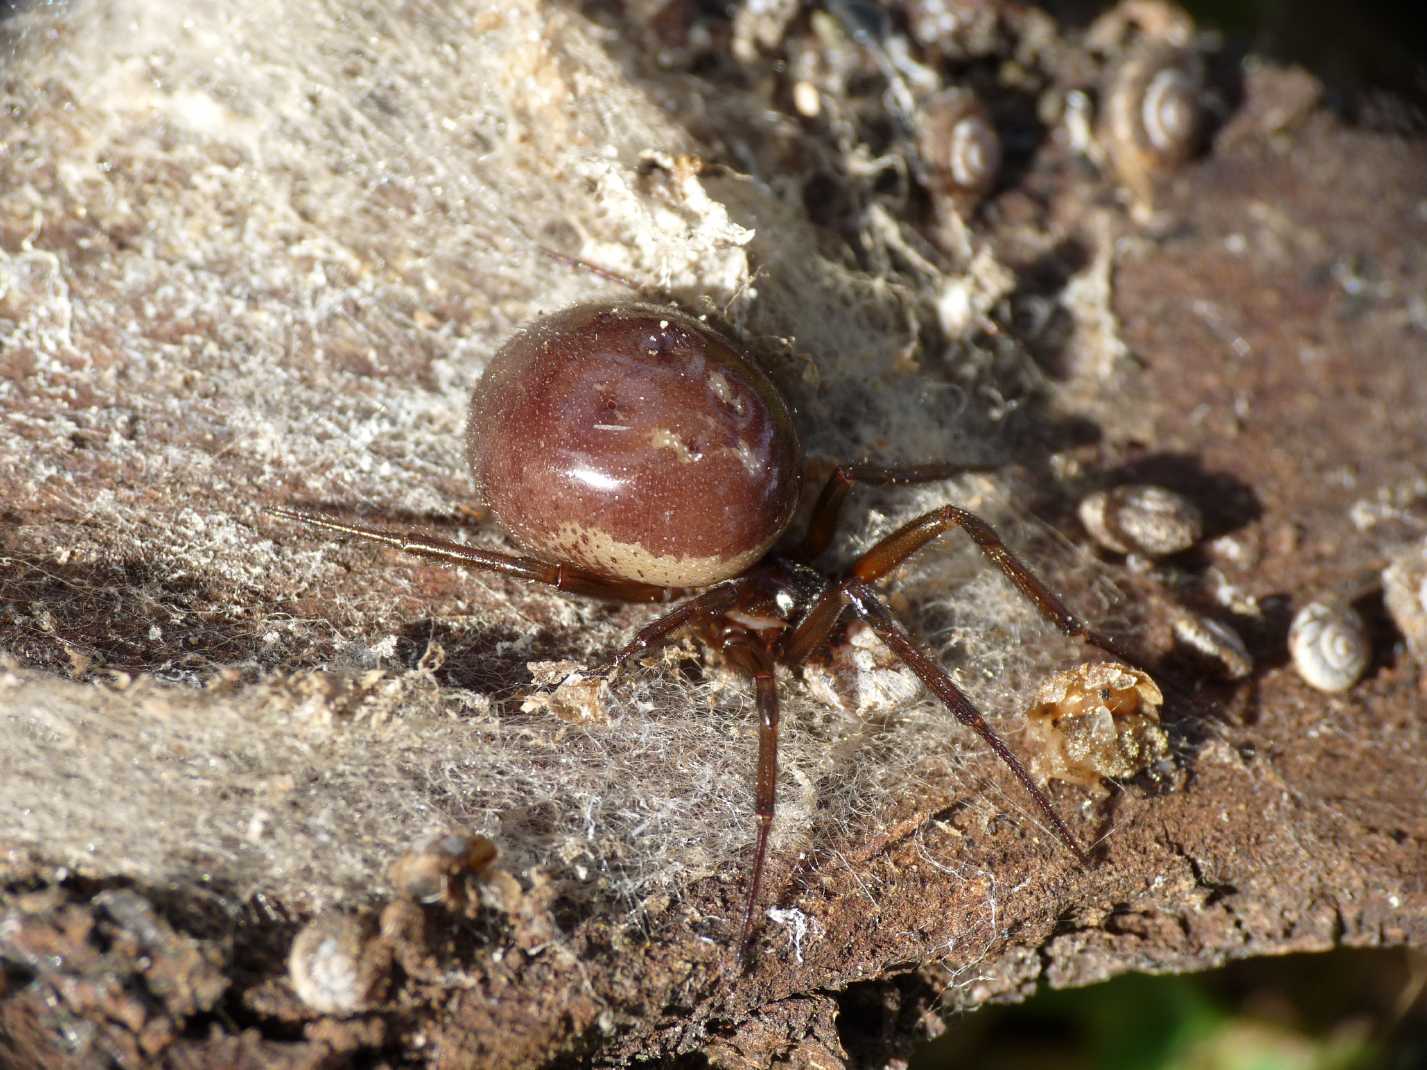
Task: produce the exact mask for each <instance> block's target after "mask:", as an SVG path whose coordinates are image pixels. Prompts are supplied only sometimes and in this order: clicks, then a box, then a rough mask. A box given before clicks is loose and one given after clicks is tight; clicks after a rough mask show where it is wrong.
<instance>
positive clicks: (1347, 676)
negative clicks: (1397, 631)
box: [1288, 602, 1372, 691]
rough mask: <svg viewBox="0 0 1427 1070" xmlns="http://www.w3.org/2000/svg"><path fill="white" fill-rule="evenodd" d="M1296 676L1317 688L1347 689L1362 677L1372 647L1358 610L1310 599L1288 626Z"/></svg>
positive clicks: (1289, 647)
mask: <svg viewBox="0 0 1427 1070" xmlns="http://www.w3.org/2000/svg"><path fill="white" fill-rule="evenodd" d="M1288 650H1289V653H1291V654H1292V655H1293V666H1294V668H1296V669H1297V670H1298V675H1299V676H1301V677H1303V679H1304V680H1305V681H1307V682H1308V683H1309V684H1310V685H1311V686H1313V687H1316V688H1317V689H1318V690H1319V691H1346V690H1347V689H1348V688H1350V687H1352V686H1353V685H1354V684H1355V683H1357V682H1358V680H1360V679H1361V678H1362V675H1363V672H1364V671H1365V670H1366V669H1367V667H1368V661H1369V659H1370V658H1371V656H1372V650H1371V648H1370V647H1369V644H1368V632H1367V626H1366V625H1365V624H1364V623H1363V618H1362V616H1361V614H1359V613H1358V612H1357V610H1355V609H1353V608H1352V607H1351V606H1348V605H1344V604H1342V603H1337V602H1309V603H1308V604H1307V605H1306V606H1304V607H1303V608H1302V609H1300V610H1299V611H1298V613H1297V614H1296V615H1295V616H1294V618H1293V624H1292V625H1290V626H1289V629H1288Z"/></svg>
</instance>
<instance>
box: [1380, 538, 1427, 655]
mask: <svg viewBox="0 0 1427 1070" xmlns="http://www.w3.org/2000/svg"><path fill="white" fill-rule="evenodd" d="M1382 600H1383V604H1384V605H1386V606H1387V611H1388V613H1389V614H1391V616H1392V620H1393V623H1394V624H1396V625H1397V627H1398V630H1399V631H1401V632H1402V636H1403V638H1404V639H1406V640H1407V649H1408V651H1410V652H1411V654H1412V656H1413V657H1414V658H1416V659H1417V662H1418V664H1419V665H1422V666H1424V667H1427V538H1423V539H1421V540H1419V541H1418V542H1417V543H1415V544H1414V545H1412V546H1409V547H1408V548H1407V549H1406V550H1403V551H1402V552H1401V553H1399V554H1397V555H1396V556H1395V557H1394V558H1393V560H1392V563H1391V564H1390V565H1388V566H1387V568H1385V569H1383V572H1382Z"/></svg>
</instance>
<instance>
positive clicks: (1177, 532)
mask: <svg viewBox="0 0 1427 1070" xmlns="http://www.w3.org/2000/svg"><path fill="white" fill-rule="evenodd" d="M1080 522H1081V523H1082V524H1084V525H1085V530H1086V531H1088V532H1090V534H1091V536H1092V537H1093V538H1094V539H1095V541H1096V542H1098V543H1099V544H1100V545H1101V546H1104V547H1105V548H1106V549H1108V550H1113V551H1115V552H1116V553H1119V554H1130V553H1142V554H1147V555H1149V556H1150V557H1164V556H1167V555H1169V554H1177V553H1179V552H1180V551H1181V550H1187V549H1189V547H1191V546H1193V545H1194V544H1195V543H1196V542H1198V541H1199V540H1200V538H1202V537H1203V535H1204V518H1203V516H1202V515H1201V514H1200V512H1199V509H1198V508H1197V507H1196V506H1195V505H1194V503H1193V502H1191V501H1190V500H1189V499H1188V498H1185V497H1184V496H1183V495H1180V494H1176V493H1175V492H1174V491H1172V490H1165V488H1163V487H1156V486H1151V485H1149V484H1141V483H1131V484H1126V485H1124V486H1120V487H1112V488H1110V489H1109V490H1101V491H1096V492H1095V493H1094V494H1090V495H1087V496H1086V497H1085V499H1084V500H1082V501H1081V503H1080Z"/></svg>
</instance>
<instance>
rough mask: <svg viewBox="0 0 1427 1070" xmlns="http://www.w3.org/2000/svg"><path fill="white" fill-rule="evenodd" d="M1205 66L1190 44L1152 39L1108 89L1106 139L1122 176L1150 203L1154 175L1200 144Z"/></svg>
mask: <svg viewBox="0 0 1427 1070" xmlns="http://www.w3.org/2000/svg"><path fill="white" fill-rule="evenodd" d="M1203 85H1204V68H1203V63H1202V61H1201V60H1200V59H1199V56H1198V55H1197V54H1196V53H1194V52H1193V51H1191V50H1189V49H1187V48H1181V47H1179V46H1177V45H1172V44H1168V43H1166V42H1163V41H1151V42H1146V43H1145V44H1142V45H1141V46H1139V47H1138V48H1136V49H1133V50H1132V51H1131V52H1130V53H1129V55H1127V56H1126V58H1125V59H1124V60H1123V61H1122V62H1121V63H1120V64H1119V65H1118V66H1117V67H1116V68H1115V70H1114V71H1113V73H1112V75H1111V78H1110V84H1109V86H1108V87H1107V89H1106V91H1105V110H1104V121H1103V130H1102V134H1101V137H1102V140H1103V142H1104V146H1105V151H1106V153H1107V155H1108V157H1109V160H1110V163H1111V165H1112V166H1113V167H1114V169H1115V173H1116V175H1117V176H1118V177H1119V180H1120V181H1121V182H1122V183H1123V184H1124V185H1125V186H1126V187H1127V188H1128V189H1129V190H1130V192H1131V193H1132V194H1133V195H1134V196H1135V198H1136V199H1137V200H1139V201H1141V202H1143V203H1149V202H1150V201H1151V200H1152V198H1153V193H1154V182H1155V179H1156V178H1158V177H1159V176H1161V175H1164V174H1168V173H1169V172H1171V171H1174V170H1176V169H1178V168H1179V167H1181V166H1183V165H1184V163H1185V161H1187V160H1188V159H1189V158H1190V157H1191V156H1193V155H1194V153H1195V150H1197V149H1198V147H1199V138H1200V133H1201V129H1202V125H1203V123H1202V112H1203V108H1202V104H1201V99H1200V98H1201V96H1202V93H1203Z"/></svg>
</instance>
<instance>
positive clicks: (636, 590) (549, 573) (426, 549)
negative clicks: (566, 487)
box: [267, 507, 678, 602]
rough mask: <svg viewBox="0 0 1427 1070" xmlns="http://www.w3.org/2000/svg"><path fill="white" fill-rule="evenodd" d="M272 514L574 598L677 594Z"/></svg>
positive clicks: (440, 542) (319, 519) (418, 538)
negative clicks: (543, 586)
mask: <svg viewBox="0 0 1427 1070" xmlns="http://www.w3.org/2000/svg"><path fill="white" fill-rule="evenodd" d="M267 511H268V512H269V513H272V514H273V515H274V516H280V517H282V518H283V519H285V520H296V521H297V522H298V523H300V524H310V525H311V526H313V527H318V528H325V529H326V530H328V531H337V532H341V533H342V534H343V535H355V536H357V537H358V538H362V539H370V540H371V541H372V542H379V543H382V544H383V545H386V546H391V547H394V548H395V549H398V550H401V551H403V552H404V553H409V554H417V555H419V556H421V557H431V558H435V559H436V560H437V561H445V562H446V563H447V564H452V565H460V566H462V567H463V568H475V569H484V570H485V571H487V572H499V573H500V574H501V575H503V576H512V577H515V578H516V579H522V580H534V581H535V582H536V583H544V584H548V585H549V586H551V587H555V588H558V589H559V590H561V591H568V592H570V593H571V594H580V595H586V596H588V597H590V598H600V599H604V600H605V601H609V602H667V601H669V600H670V599H671V598H673V597H674V596H676V595H677V594H678V591H677V590H676V589H671V588H668V587H656V586H655V585H654V584H652V583H635V582H633V581H631V580H611V579H606V578H605V577H604V576H600V575H597V574H596V573H593V572H590V571H588V570H586V569H582V568H576V567H574V566H573V565H556V564H551V563H550V562H548V561H541V560H539V559H538V558H534V557H519V556H517V555H515V554H503V553H500V552H499V551H497V550H486V549H482V548H481V547H479V546H464V545H462V544H461V543H458V542H448V541H446V540H445V539H433V538H431V537H430V536H429V535H422V534H420V533H419V532H414V531H408V532H391V531H383V530H382V529H381V528H373V527H367V526H366V525H364V524H349V523H346V522H345V521H341V520H334V519H332V518H331V517H327V516H322V515H321V514H319V513H306V512H302V511H300V510H297V509H280V508H271V507H270V508H268V510H267Z"/></svg>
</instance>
